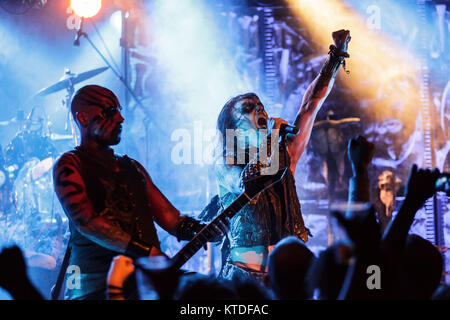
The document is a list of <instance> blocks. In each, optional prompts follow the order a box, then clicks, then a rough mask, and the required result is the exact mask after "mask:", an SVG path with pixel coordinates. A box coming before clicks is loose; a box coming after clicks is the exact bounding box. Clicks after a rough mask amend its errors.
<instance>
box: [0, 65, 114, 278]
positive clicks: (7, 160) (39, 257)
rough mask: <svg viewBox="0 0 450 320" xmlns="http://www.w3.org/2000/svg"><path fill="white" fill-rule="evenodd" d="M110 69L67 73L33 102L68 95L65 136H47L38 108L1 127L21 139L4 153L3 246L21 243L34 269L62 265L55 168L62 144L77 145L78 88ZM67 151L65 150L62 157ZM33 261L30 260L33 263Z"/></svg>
mask: <svg viewBox="0 0 450 320" xmlns="http://www.w3.org/2000/svg"><path fill="white" fill-rule="evenodd" d="M107 69H108V67H102V68H97V69H93V70H89V71H86V72H83V73H80V74H74V73H71V72H70V70H68V69H66V70H65V72H64V76H63V77H62V78H60V79H59V81H57V82H56V83H54V84H52V85H50V86H48V87H46V88H43V89H42V90H40V91H38V92H37V93H36V94H35V95H34V97H33V98H35V97H42V96H46V95H49V94H52V93H55V92H58V91H61V90H66V96H65V99H64V101H63V105H65V106H66V107H67V114H68V116H67V119H66V125H65V129H66V132H67V131H68V129H69V126H70V127H71V128H70V129H69V130H71V133H70V134H58V133H50V130H44V120H43V119H42V118H41V119H39V120H35V119H34V118H35V116H34V115H35V112H36V107H33V108H32V110H31V112H30V114H29V115H28V116H27V117H25V116H24V113H23V111H19V112H18V114H17V116H16V117H14V118H13V119H11V120H9V121H0V128H1V127H8V126H13V125H16V126H17V128H18V131H17V133H16V134H15V135H14V137H13V138H12V140H11V141H10V142H9V143H8V145H7V146H6V148H5V149H4V150H1V148H0V229H2V230H5V231H6V232H2V233H1V234H0V244H1V243H16V244H18V245H19V246H21V248H22V249H23V250H24V252H25V257H26V258H27V262H28V264H29V265H30V266H35V267H41V268H45V269H49V268H53V267H55V266H56V265H57V262H60V261H58V260H60V259H61V258H62V255H63V250H64V244H65V243H67V241H68V236H69V231H68V220H67V218H66V216H65V215H64V213H63V211H62V208H61V206H60V204H59V201H58V199H57V198H56V195H55V192H54V188H53V177H52V167H53V164H54V162H55V160H56V159H57V158H58V156H59V155H60V153H59V150H58V148H57V147H56V145H57V143H58V142H66V143H70V142H71V140H73V141H74V142H75V144H76V131H75V126H74V123H73V121H72V118H71V116H70V108H69V106H70V101H71V99H72V95H73V93H74V85H75V84H77V83H80V82H82V81H85V80H87V79H90V78H92V77H94V76H96V75H98V74H100V73H102V72H104V71H106V70H107ZM64 151H67V150H62V152H64ZM28 258H29V259H28Z"/></svg>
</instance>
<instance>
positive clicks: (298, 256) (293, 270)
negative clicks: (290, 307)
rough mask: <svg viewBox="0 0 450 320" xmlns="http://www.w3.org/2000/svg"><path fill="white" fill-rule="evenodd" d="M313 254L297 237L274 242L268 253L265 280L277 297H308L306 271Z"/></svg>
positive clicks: (284, 298) (309, 294) (291, 298)
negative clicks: (274, 244)
mask: <svg viewBox="0 0 450 320" xmlns="http://www.w3.org/2000/svg"><path fill="white" fill-rule="evenodd" d="M314 259H315V257H314V254H313V253H312V252H311V251H310V250H309V249H308V248H307V247H306V245H305V244H304V242H303V241H301V240H300V239H298V238H297V237H293V236H291V237H287V238H284V239H282V240H281V241H280V242H278V243H277V244H276V246H275V247H274V249H273V250H272V252H271V253H270V255H269V263H268V275H267V282H268V284H269V286H270V287H271V289H272V290H273V292H274V294H275V296H276V298H277V299H282V300H288V299H290V300H293V299H309V298H311V296H312V293H311V291H310V290H309V288H308V286H306V285H305V277H306V273H307V271H308V269H309V267H310V265H311V264H312V262H313V261H314Z"/></svg>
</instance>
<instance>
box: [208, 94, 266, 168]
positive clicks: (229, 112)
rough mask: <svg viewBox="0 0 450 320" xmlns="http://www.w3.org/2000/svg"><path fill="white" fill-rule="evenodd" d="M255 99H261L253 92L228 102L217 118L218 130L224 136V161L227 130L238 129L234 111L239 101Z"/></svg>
mask: <svg viewBox="0 0 450 320" xmlns="http://www.w3.org/2000/svg"><path fill="white" fill-rule="evenodd" d="M253 98H256V99H259V98H258V96H257V95H256V94H255V93H253V92H247V93H244V94H240V95H238V96H235V97H233V98H231V99H230V100H228V101H227V102H226V103H225V105H224V106H223V108H222V110H221V111H220V114H219V117H218V118H217V130H219V132H220V133H221V135H222V156H223V158H224V159H225V157H226V131H227V129H237V128H236V121H235V119H234V118H233V109H234V107H235V106H236V103H238V102H239V101H241V100H244V99H253Z"/></svg>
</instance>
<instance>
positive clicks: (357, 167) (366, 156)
mask: <svg viewBox="0 0 450 320" xmlns="http://www.w3.org/2000/svg"><path fill="white" fill-rule="evenodd" d="M347 152H348V158H349V160H350V163H351V165H352V169H353V175H356V174H358V173H361V172H362V171H364V170H367V167H368V166H369V164H370V162H371V161H372V157H373V154H374V152H375V146H374V144H373V143H370V142H369V141H367V140H366V138H364V137H363V136H360V135H358V136H357V137H356V139H353V138H352V139H350V140H349V142H348V150H347Z"/></svg>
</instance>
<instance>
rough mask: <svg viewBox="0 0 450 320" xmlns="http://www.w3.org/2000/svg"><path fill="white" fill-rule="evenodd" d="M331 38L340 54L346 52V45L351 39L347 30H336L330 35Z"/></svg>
mask: <svg viewBox="0 0 450 320" xmlns="http://www.w3.org/2000/svg"><path fill="white" fill-rule="evenodd" d="M331 36H332V37H333V41H334V45H335V46H336V48H338V50H339V51H340V52H347V49H348V43H349V42H350V40H351V39H352V37H350V31H349V30H344V29H342V30H338V31H335V32H333V33H332V34H331Z"/></svg>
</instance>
